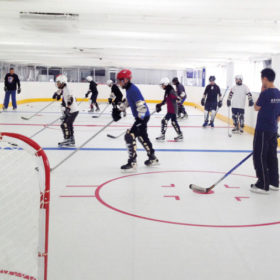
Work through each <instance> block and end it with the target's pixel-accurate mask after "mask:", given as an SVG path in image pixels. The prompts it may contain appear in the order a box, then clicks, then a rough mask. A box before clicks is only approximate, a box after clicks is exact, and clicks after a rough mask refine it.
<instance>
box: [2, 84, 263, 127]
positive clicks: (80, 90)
mask: <svg viewBox="0 0 280 280" xmlns="http://www.w3.org/2000/svg"><path fill="white" fill-rule="evenodd" d="M68 85H69V89H70V90H71V92H72V93H73V94H74V95H75V96H76V97H77V98H84V96H85V93H86V92H87V90H88V87H89V84H88V83H69V84H68ZM21 87H22V93H21V94H19V95H17V99H18V100H24V99H35V98H51V97H52V95H53V93H54V92H55V91H56V90H57V88H56V87H55V84H54V83H49V82H23V83H22V86H21ZM138 87H139V88H140V90H141V92H142V94H143V96H144V98H145V99H146V100H162V98H163V93H164V92H163V90H162V89H161V88H160V86H159V85H138ZM2 88H3V83H0V100H3V96H4V91H3V90H2ZM97 88H98V91H99V95H98V98H99V99H103V98H104V99H107V98H108V97H109V95H110V88H109V87H108V86H106V85H98V87H97ZM186 92H187V95H188V98H187V101H188V102H194V103H197V104H200V101H201V98H202V95H203V92H204V88H202V87H190V86H188V87H186ZM222 93H224V90H222ZM228 93H229V91H228V92H227V94H226V96H225V98H224V101H223V107H222V108H221V109H220V110H219V113H220V114H222V115H224V116H226V117H227V116H228V108H227V107H226V98H227V96H228ZM253 98H254V101H255V100H256V99H257V98H258V94H257V93H253ZM247 103H248V102H246V109H245V112H246V113H245V123H246V124H247V125H249V126H251V127H255V123H256V115H257V114H256V112H255V111H254V110H253V108H252V107H248V104H247Z"/></svg>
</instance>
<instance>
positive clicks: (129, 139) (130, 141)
mask: <svg viewBox="0 0 280 280" xmlns="http://www.w3.org/2000/svg"><path fill="white" fill-rule="evenodd" d="M124 140H125V142H126V143H127V144H133V142H135V135H134V134H133V133H130V131H129V130H127V131H126V134H125V135H124Z"/></svg>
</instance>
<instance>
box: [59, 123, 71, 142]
mask: <svg viewBox="0 0 280 280" xmlns="http://www.w3.org/2000/svg"><path fill="white" fill-rule="evenodd" d="M60 127H61V129H62V132H63V136H64V138H68V137H69V136H70V134H69V129H68V125H67V123H66V122H63V123H62V124H61V125H60Z"/></svg>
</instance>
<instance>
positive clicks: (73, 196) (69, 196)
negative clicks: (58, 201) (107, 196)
mask: <svg viewBox="0 0 280 280" xmlns="http://www.w3.org/2000/svg"><path fill="white" fill-rule="evenodd" d="M60 197H64V198H71V197H72V198H83V197H95V195H60Z"/></svg>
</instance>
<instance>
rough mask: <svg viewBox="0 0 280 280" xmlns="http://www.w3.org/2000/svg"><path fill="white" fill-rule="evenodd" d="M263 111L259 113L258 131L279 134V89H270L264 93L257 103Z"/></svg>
mask: <svg viewBox="0 0 280 280" xmlns="http://www.w3.org/2000/svg"><path fill="white" fill-rule="evenodd" d="M256 105H257V106H260V107H261V109H260V111H259V113H258V118H257V124H256V130H259V131H269V132H277V130H278V121H277V118H278V116H280V91H279V90H278V89H277V88H269V89H267V90H265V91H263V92H262V93H261V94H260V96H259V99H258V101H257V103H256Z"/></svg>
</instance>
